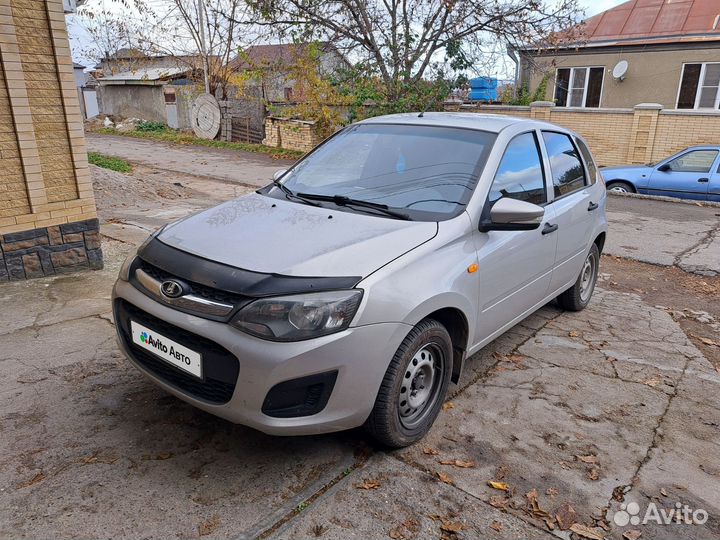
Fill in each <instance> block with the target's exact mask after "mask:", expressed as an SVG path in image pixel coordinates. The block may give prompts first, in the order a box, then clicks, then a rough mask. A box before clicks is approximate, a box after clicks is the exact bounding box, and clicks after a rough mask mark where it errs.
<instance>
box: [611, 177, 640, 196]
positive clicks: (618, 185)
mask: <svg viewBox="0 0 720 540" xmlns="http://www.w3.org/2000/svg"><path fill="white" fill-rule="evenodd" d="M606 188H607V190H608V191H612V192H614V193H635V188H634V187H632V185H631V184H629V183H627V182H623V181H621V180H614V181H613V180H611V181H610V182H608V183H607V184H606Z"/></svg>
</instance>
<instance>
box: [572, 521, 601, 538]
mask: <svg viewBox="0 0 720 540" xmlns="http://www.w3.org/2000/svg"><path fill="white" fill-rule="evenodd" d="M570 530H571V531H572V532H574V533H575V534H577V535H578V536H582V537H583V538H589V539H590V540H603V539H604V538H605V537H604V536H603V535H602V534H600V533H599V532H597V531H596V530H594V529H591V528H590V527H587V526H585V525H582V524H580V523H573V524H572V525H571V526H570Z"/></svg>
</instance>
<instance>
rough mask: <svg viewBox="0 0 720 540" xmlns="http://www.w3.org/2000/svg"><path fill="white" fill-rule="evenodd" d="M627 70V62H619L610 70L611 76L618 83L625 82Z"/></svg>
mask: <svg viewBox="0 0 720 540" xmlns="http://www.w3.org/2000/svg"><path fill="white" fill-rule="evenodd" d="M627 70H628V63H627V60H620V61H619V62H618V63H617V64H616V65H615V67H614V68H613V70H612V76H613V77H614V78H615V79H617V80H618V81H624V80H625V74H626V73H627Z"/></svg>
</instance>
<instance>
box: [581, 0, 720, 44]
mask: <svg viewBox="0 0 720 540" xmlns="http://www.w3.org/2000/svg"><path fill="white" fill-rule="evenodd" d="M581 34H582V36H581V41H583V42H585V45H586V46H600V45H613V44H614V42H617V44H618V45H620V44H627V45H630V44H648V43H675V42H685V41H715V40H720V0H630V1H629V2H625V3H623V4H620V5H619V6H616V7H614V8H612V9H608V10H607V11H604V12H602V13H599V14H598V15H595V16H594V17H590V18H589V19H587V20H586V21H585V22H584V28H583V29H582V31H581Z"/></svg>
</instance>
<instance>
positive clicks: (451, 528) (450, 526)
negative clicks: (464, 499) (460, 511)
mask: <svg viewBox="0 0 720 540" xmlns="http://www.w3.org/2000/svg"><path fill="white" fill-rule="evenodd" d="M464 528H465V526H464V525H463V524H462V522H460V521H449V520H446V519H443V520H442V524H441V525H440V530H441V531H445V532H449V533H454V534H457V533H459V532H460V531H462V530H463V529H464Z"/></svg>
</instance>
